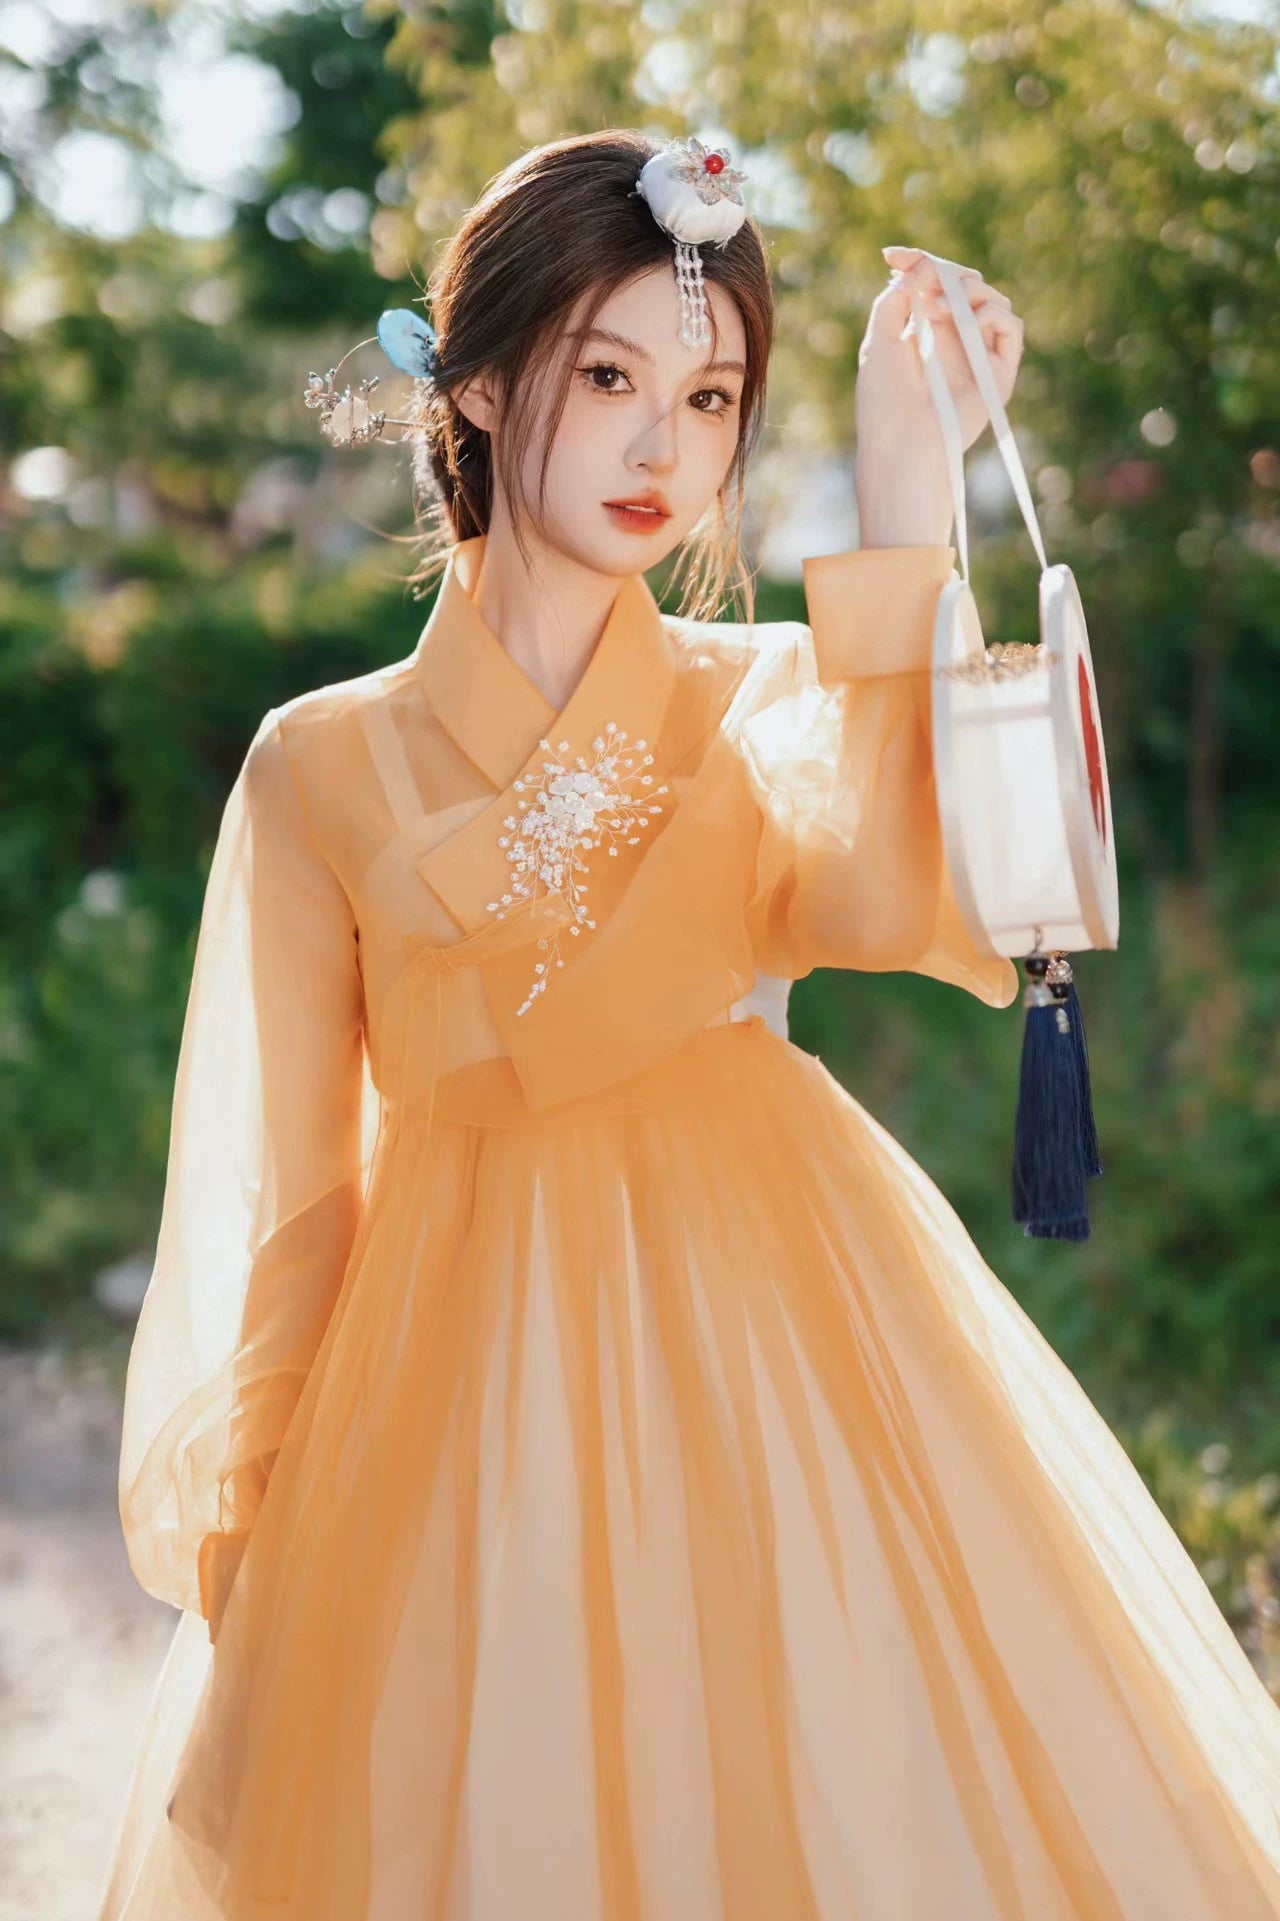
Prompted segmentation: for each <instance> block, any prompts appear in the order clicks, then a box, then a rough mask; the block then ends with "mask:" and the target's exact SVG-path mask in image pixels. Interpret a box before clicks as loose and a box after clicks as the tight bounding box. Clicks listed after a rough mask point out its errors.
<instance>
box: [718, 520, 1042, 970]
mask: <svg viewBox="0 0 1280 1921" xmlns="http://www.w3.org/2000/svg"><path fill="white" fill-rule="evenodd" d="M954 561H955V550H954V549H953V548H951V547H948V546H921V547H879V548H867V549H862V550H859V551H855V552H849V553H841V554H830V555H822V556H818V557H814V558H812V559H808V560H806V561H804V563H803V571H804V584H805V597H806V602H807V608H808V613H809V619H810V623H811V625H809V626H805V625H804V624H803V623H799V622H795V623H789V624H787V632H788V634H789V635H790V637H791V639H790V644H789V646H788V648H787V649H786V651H785V654H784V655H783V664H782V666H781V668H780V670H779V671H778V672H777V673H776V674H775V675H774V678H773V681H772V684H771V685H770V686H769V693H768V697H767V698H766V699H764V700H762V701H761V703H760V705H759V707H758V708H757V710H756V711H755V712H753V713H752V714H751V716H750V718H749V719H748V720H747V721H746V723H745V724H744V726H743V730H742V736H743V742H744V746H745V748H746V752H747V758H748V766H749V771H750V774H751V778H752V782H753V785H754V787H755V790H756V796H757V800H758V802H759V805H760V808H761V812H762V817H763V829H762V833H761V838H760V848H759V857H758V862H757V874H756V887H755V893H754V896H753V899H752V901H751V903H750V909H749V931H750V934H751V939H752V945H753V949H754V951H755V954H756V958H757V961H758V964H759V966H760V968H761V970H762V971H764V972H766V973H771V974H784V975H789V976H790V977H792V978H794V979H798V978H800V977H802V976H803V975H804V974H806V973H808V972H809V971H810V969H812V968H814V967H843V968H856V969H861V970H863V971H867V972H888V971H899V970H904V971H907V972H912V973H919V974H926V975H930V976H932V977H933V978H934V979H937V980H942V981H948V982H950V983H951V984H952V985H954V986H958V987H963V988H965V989H967V990H968V992H969V993H971V994H974V995H975V996H976V997H977V998H978V999H979V1000H983V1001H985V1002H987V1003H988V1005H990V1006H992V1007H1007V1006H1008V1005H1009V1004H1010V1002H1011V1001H1012V1000H1013V999H1014V997H1015V995H1016V994H1017V992H1018V984H1019V983H1018V973H1017V969H1016V967H1015V966H1014V964H1013V962H1012V961H1011V960H1009V959H1007V958H1005V957H1004V956H1002V955H995V954H991V953H986V952H984V951H983V950H982V949H981V948H980V947H977V946H975V944H974V942H973V940H972V939H971V937H970V935H969V933H968V931H967V929H966V927H965V924H964V921H963V919H962V917H961V914H960V910H959V907H958V905H957V902H956V898H955V894H954V892H953V889H952V885H951V880H950V876H949V874H948V872H947V868H946V863H945V860H944V858H943V849H942V835H941V828H940V824H939V819H938V808H937V799H936V794H935V787H934V773H933V742H932V709H931V681H930V666H931V649H932V635H933V622H934V614H935V611H936V607H937V601H938V595H939V593H940V592H941V589H942V587H943V585H944V583H945V582H946V580H947V579H948V578H949V576H950V574H951V570H952V567H953V565H954Z"/></svg>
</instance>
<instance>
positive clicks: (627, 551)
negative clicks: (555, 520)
mask: <svg viewBox="0 0 1280 1921" xmlns="http://www.w3.org/2000/svg"><path fill="white" fill-rule="evenodd" d="M670 525H671V523H670V522H668V523H667V525H666V526H664V527H662V528H657V527H655V528H654V531H653V534H652V536H643V537H642V536H640V535H637V534H627V533H623V532H621V531H620V530H615V529H611V528H609V527H606V528H605V529H604V532H603V536H602V538H601V539H599V540H593V541H590V542H586V541H583V540H581V539H578V540H574V541H570V542H566V544H565V547H564V551H565V552H566V553H570V554H572V556H573V558H574V559H575V560H577V561H579V562H580V563H581V564H582V566H584V567H590V568H592V569H593V571H594V572H596V573H598V574H607V575H609V576H611V577H612V578H614V579H618V580H621V579H624V578H625V577H626V576H627V575H628V574H636V573H644V572H647V570H648V569H649V568H650V567H656V566H657V565H658V564H659V562H660V561H663V560H665V559H666V557H667V555H668V554H669V553H670V552H671V551H672V549H673V548H674V547H676V546H678V544H679V541H680V536H679V535H678V534H672V533H671V532H670V531H669V529H670Z"/></svg>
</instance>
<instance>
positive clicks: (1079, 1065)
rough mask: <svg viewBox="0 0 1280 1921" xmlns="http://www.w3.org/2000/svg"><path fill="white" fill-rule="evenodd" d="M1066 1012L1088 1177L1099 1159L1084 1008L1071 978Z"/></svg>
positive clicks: (1095, 1171)
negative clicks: (1069, 1025)
mask: <svg viewBox="0 0 1280 1921" xmlns="http://www.w3.org/2000/svg"><path fill="white" fill-rule="evenodd" d="M1067 1011H1068V1013H1069V1014H1070V1016H1071V1036H1072V1040H1073V1042H1074V1048H1075V1057H1076V1075H1077V1079H1078V1083H1079V1095H1078V1099H1079V1108H1080V1152H1081V1155H1082V1157H1083V1160H1084V1171H1085V1173H1086V1175H1088V1176H1089V1177H1090V1178H1092V1176H1093V1175H1095V1174H1101V1172H1102V1162H1101V1160H1100V1158H1099V1156H1098V1130H1097V1127H1096V1125H1095V1123H1094V1118H1093V1088H1092V1085H1091V1084H1090V1080H1089V1046H1088V1042H1087V1041H1086V1040H1085V1033H1084V1010H1083V1008H1082V1007H1081V1005H1080V999H1079V996H1078V995H1077V993H1076V984H1075V980H1074V978H1073V979H1072V982H1071V987H1070V991H1069V992H1068V994H1067Z"/></svg>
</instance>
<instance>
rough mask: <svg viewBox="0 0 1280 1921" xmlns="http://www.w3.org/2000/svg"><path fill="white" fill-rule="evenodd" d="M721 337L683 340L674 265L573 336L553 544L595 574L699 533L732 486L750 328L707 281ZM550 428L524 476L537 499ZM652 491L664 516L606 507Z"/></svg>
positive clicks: (652, 272) (637, 561)
mask: <svg viewBox="0 0 1280 1921" xmlns="http://www.w3.org/2000/svg"><path fill="white" fill-rule="evenodd" d="M706 294H707V299H708V302H709V303H710V305H711V307H712V310H713V313H714V317H715V321H716V324H717V326H718V328H719V340H718V342H717V343H716V345H715V346H714V347H713V346H712V345H710V344H708V345H706V346H703V347H699V348H690V347H686V346H684V344H683V343H682V342H681V340H680V338H679V335H678V333H677V328H678V325H679V318H680V312H679V293H678V290H677V286H676V279H675V272H674V268H673V267H667V266H662V267H654V268H651V269H649V270H648V271H647V272H645V273H644V274H642V275H640V276H639V277H638V278H637V279H635V280H633V281H632V282H631V283H630V284H629V285H628V286H626V287H624V288H622V289H621V290H620V291H618V292H617V293H615V294H613V295H612V296H611V298H610V299H609V300H607V301H606V302H605V305H604V306H603V307H602V308H601V310H600V312H599V314H598V315H597V316H596V319H595V321H594V322H593V326H592V331H591V334H590V335H589V336H588V337H586V338H575V336H574V334H573V332H572V331H570V332H567V333H566V334H565V336H564V340H563V342H562V351H563V353H564V354H565V355H566V356H567V358H568V361H569V364H570V367H571V375H570V388H569V397H568V400H567V402H566V404H565V410H564V414H563V416H562V418H561V420H560V423H559V426H558V427H557V429H556V435H555V441H554V444H553V447H552V452H551V460H550V464H549V466H548V469H547V479H546V496H545V506H544V509H543V512H544V515H545V518H544V520H543V522H542V524H541V526H540V527H539V530H538V531H539V534H540V536H541V538H542V539H544V540H545V541H547V543H548V544H549V545H550V546H552V547H554V548H556V549H558V550H560V551H561V552H563V553H566V554H569V555H571V556H572V557H573V558H574V559H576V560H579V561H581V562H582V564H583V565H584V566H588V567H591V568H593V569H594V570H595V571H597V572H598V573H602V574H612V575H616V576H623V575H626V574H631V573H638V572H641V573H642V572H644V571H645V570H646V569H648V568H650V567H654V566H656V565H657V564H658V562H659V561H661V560H662V559H664V558H665V556H666V555H667V554H669V553H670V552H671V551H672V549H673V548H675V547H678V546H679V544H680V542H681V541H682V540H684V539H685V537H686V536H687V535H688V534H689V533H690V532H691V531H692V529H693V528H694V527H695V526H696V525H697V523H698V521H699V520H700V519H701V518H702V516H703V514H704V513H705V512H706V510H707V508H708V506H709V505H710V504H711V503H712V502H713V501H714V499H715V496H716V493H717V491H718V489H719V488H720V487H721V485H722V484H723V483H724V481H725V479H726V477H727V475H728V472H729V469H730V466H731V465H732V462H733V457H734V453H735V450H736V448H737V444H738V435H739V430H740V416H741V396H742V385H743V379H744V376H745V365H746V333H745V330H744V328H743V324H742V316H741V315H740V313H739V312H738V308H737V306H736V304H735V302H734V301H733V299H732V298H731V297H730V296H729V295H728V294H727V293H725V291H724V290H723V288H721V287H718V286H715V285H713V284H712V283H711V282H709V281H708V282H707V283H706ZM545 438H546V436H545V433H539V434H537V435H535V437H534V441H533V444H532V445H531V446H530V449H529V452H528V454H527V456H526V460H525V467H524V472H523V475H522V482H523V490H524V494H525V498H526V499H527V500H529V501H531V502H536V500H537V494H538V471H539V467H540V464H541V460H542V453H543V447H544V445H545ZM648 493H652V494H654V495H656V496H657V497H658V499H659V504H660V506H661V507H662V508H664V509H665V512H659V513H655V514H654V515H652V517H650V518H642V519H640V520H638V521H637V522H636V523H635V525H634V526H628V525H627V523H626V520H625V519H624V518H622V517H620V516H618V515H616V514H615V513H613V512H611V511H610V508H609V506H608V504H607V503H609V502H610V501H620V500H627V499H631V498H634V497H635V496H637V495H644V494H648Z"/></svg>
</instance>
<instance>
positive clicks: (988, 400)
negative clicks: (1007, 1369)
mask: <svg viewBox="0 0 1280 1921" xmlns="http://www.w3.org/2000/svg"><path fill="white" fill-rule="evenodd" d="M929 258H930V259H931V260H932V261H933V262H934V265H935V266H936V268H937V270H938V278H939V280H940V282H941V285H942V291H943V294H944V296H945V298H946V300H947V304H948V307H949V308H950V311H951V314H952V318H953V319H954V321H955V324H956V329H957V332H958V334H959V337H960V342H961V345H962V346H963V348H964V351H965V354H966V357H967V359H968V361H969V365H970V367H971V368H972V370H973V376H974V379H975V381H976V383H977V386H978V391H979V393H980V394H981V396H982V400H983V404H984V405H985V407H986V409H987V412H988V414H989V416H990V418H991V424H992V428H993V431H994V433H995V438H996V445H997V446H998V448H999V450H1000V455H1001V458H1002V459H1003V461H1004V465H1005V468H1006V470H1007V472H1008V475H1009V479H1010V481H1011V482H1012V485H1013V490H1014V494H1015V495H1016V497H1017V501H1018V505H1019V507H1020V508H1021V511H1022V517H1023V519H1024V521H1025V522H1026V525H1027V531H1028V533H1029V534H1030V535H1031V540H1032V544H1033V545H1034V547H1035V550H1036V555H1037V557H1038V559H1039V562H1040V592H1039V617H1040V640H1039V642H1038V644H1036V645H1034V646H1032V645H1028V644H1026V643H1020V642H1014V643H1011V644H1008V645H1003V646H1002V645H999V644H996V645H994V646H988V645H987V643H986V642H985V640H984V637H983V632H982V623H981V619H980V617H979V614H978V606H977V602H976V600H975V599H974V595H973V591H972V588H971V587H970V584H969V543H968V529H967V523H966V516H965V489H964V460H963V449H962V446H961V440H960V426H959V421H958V419H957V416H956V410H955V403H954V401H953V399H952V396H951V391H950V388H949V386H948V384H947V379H946V375H945V373H944V372H943V370H942V367H941V365H940V363H939V361H938V359H937V354H936V350H935V345H934V339H933V330H932V326H931V324H930V321H929V318H928V316H927V314H926V313H925V311H924V308H923V305H922V303H921V301H920V299H919V297H918V296H915V297H913V299H912V315H913V320H914V324H915V330H916V334H917V338H918V344H919V348H920V355H921V359H922V361H923V365H924V372H925V378H926V380H927V382H928V385H929V391H930V395H931V397H932V399H933V403H934V407H935V410H936V412H937V416H938V424H939V427H940V429H941V432H942V437H943V442H944V445H945V448H946V454H947V465H948V470H949V474H950V480H951V493H952V503H953V508H954V515H955V527H956V547H957V552H958V555H959V562H960V564H959V568H958V569H957V570H953V572H952V575H951V578H950V580H949V581H947V582H946V583H945V585H944V586H943V588H942V592H941V594H940V596H939V600H938V607H937V613H936V617H935V623H934V635H933V663H932V665H933V672H932V725H933V759H934V772H935V777H936V789H937V798H938V811H939V819H940V824H941V829H942V842H943V850H944V856H945V859H946V862H947V866H948V871H949V874H950V878H951V881H952V884H953V888H954V892H955V897H956V902H957V905H958V907H959V909H960V912H961V914H962V916H963V918H964V921H965V924H966V927H967V929H968V931H969V934H970V936H971V938H972V939H973V941H974V942H975V944H976V945H977V946H979V947H980V948H983V949H985V950H986V951H988V952H990V953H995V954H1002V955H1005V956H1008V957H1021V958H1022V961H1023V968H1024V971H1025V972H1026V974H1027V976H1028V980H1027V986H1026V988H1025V990H1024V992H1023V997H1022V998H1023V1006H1024V1008H1025V1010H1026V1028H1025V1031H1024V1039H1023V1052H1022V1069H1021V1077H1020V1087H1019V1099H1018V1117H1017V1126H1016V1137H1015V1149H1014V1164H1013V1213H1014V1218H1015V1220H1019V1221H1021V1222H1023V1224H1024V1227H1025V1230H1026V1232H1027V1233H1028V1234H1034V1235H1038V1236H1042V1237H1047V1238H1054V1239H1064V1240H1083V1239H1086V1238H1087V1237H1088V1235H1089V1232H1090V1228H1089V1218H1088V1209H1087V1206H1086V1202H1085V1188H1084V1183H1085V1180H1086V1179H1087V1178H1088V1177H1089V1176H1091V1175H1093V1174H1097V1173H1100V1172H1101V1162H1100V1159H1099V1157H1098V1148H1097V1134H1096V1129H1095V1125H1094V1119H1093V1108H1092V1094H1091V1089H1090V1085H1089V1071H1088V1054H1087V1049H1086V1046H1085V1037H1084V1023H1083V1020H1082V1018H1081V1014H1080V1005H1079V1000H1078V998H1077V996H1076V992H1075V986H1074V981H1073V976H1072V970H1071V965H1070V962H1069V960H1068V959H1067V952H1068V950H1071V949H1080V948H1114V947H1115V946H1116V945H1117V943H1118V940H1119V932H1120V905H1119V889H1118V883H1117V877H1116V855H1115V834H1114V825H1113V821H1112V815H1111V795H1110V788H1109V785H1108V781H1107V762H1106V754H1105V750H1104V747H1103V739H1102V726H1101V720H1100V717H1099V709H1098V693H1097V687H1096V684H1095V681H1094V675H1093V661H1092V657H1091V655H1090V651H1089V635H1088V628H1087V625H1086V622H1085V616H1084V608H1083V606H1082V605H1081V600H1080V593H1079V589H1078V588H1077V586H1076V581H1075V576H1074V575H1073V573H1072V571H1071V569H1070V567H1069V566H1067V565H1066V564H1065V563H1064V562H1059V563H1057V564H1055V565H1053V566H1050V565H1049V563H1048V561H1047V559H1046V558H1045V550H1044V542H1043V540H1042V538H1041V534H1040V525H1039V522H1038V520H1037V519H1036V511H1035V505H1034V503H1033V501H1032V498H1031V492H1030V489H1029V487H1028V486H1027V478H1026V474H1025V472H1024V471H1023V466H1022V461H1021V458H1020V457H1019V454H1018V448H1017V445H1016V443H1015V441H1014V438H1013V434H1012V432H1011V430H1010V427H1009V421H1008V418H1007V416H1006V414H1005V410H1004V407H1003V405H1002V403H1001V400H1000V395H999V392H998V390H997V388H996V384H995V378H994V375H993V372H992V367H991V361H990V357H989V355H988V353H987V349H986V345H985V343H984V341H983V338H982V334H981V330H980V329H979V326H978V322H977V320H976V319H975V317H974V313H973V309H972V307H971V306H970V304H969V301H968V299H967V298H966V296H965V294H964V291H963V283H962V281H961V279H960V276H959V274H958V272H957V270H956V267H955V263H954V262H952V261H949V260H946V259H943V258H941V257H940V256H939V255H937V254H930V255H929Z"/></svg>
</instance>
